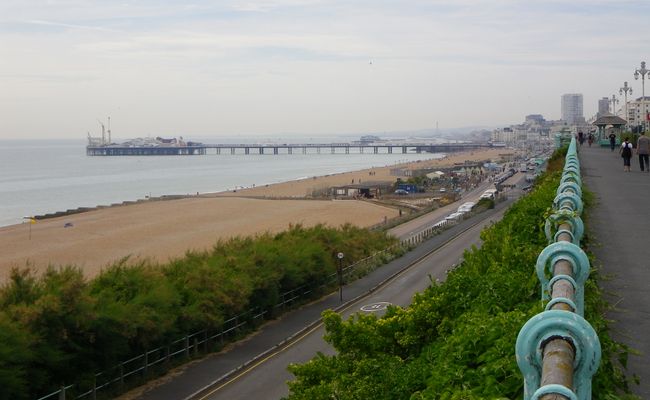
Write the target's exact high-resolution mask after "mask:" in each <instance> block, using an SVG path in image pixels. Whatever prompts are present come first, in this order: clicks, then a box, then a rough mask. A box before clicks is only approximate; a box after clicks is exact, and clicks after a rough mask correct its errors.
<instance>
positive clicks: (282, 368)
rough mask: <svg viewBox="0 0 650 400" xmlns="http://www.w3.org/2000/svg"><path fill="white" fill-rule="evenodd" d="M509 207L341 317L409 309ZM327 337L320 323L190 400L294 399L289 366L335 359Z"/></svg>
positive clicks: (409, 269)
mask: <svg viewBox="0 0 650 400" xmlns="http://www.w3.org/2000/svg"><path fill="white" fill-rule="evenodd" d="M477 190H478V189H477ZM479 195H480V190H479ZM508 203H509V202H508ZM505 206H506V205H505V204H502V205H501V206H500V207H499V209H498V211H497V212H495V213H490V214H491V215H490V217H489V218H486V217H485V216H481V215H479V216H477V218H483V219H482V220H479V221H478V222H477V223H474V225H472V226H470V227H469V229H467V230H465V231H463V232H461V233H460V234H458V235H457V236H456V237H455V238H453V239H452V240H450V241H448V242H447V243H445V244H444V245H442V246H441V247H439V248H438V249H436V250H434V251H433V252H431V253H430V254H428V255H426V256H424V257H423V258H421V259H420V260H418V261H416V262H415V263H413V264H412V265H411V266H410V267H409V268H408V269H406V270H404V271H402V272H401V273H399V274H397V275H396V276H395V277H393V278H391V279H390V280H389V281H387V282H386V283H384V284H383V286H381V287H380V288H379V289H378V290H376V291H374V292H373V293H371V294H370V295H368V296H366V297H364V298H362V299H361V300H358V301H355V302H353V303H351V304H349V305H347V307H345V308H344V309H343V310H341V311H340V312H342V313H343V315H344V316H345V317H349V316H350V315H351V314H353V313H356V312H376V311H372V310H374V309H375V308H376V307H377V306H374V307H372V306H371V307H366V309H367V310H370V311H361V308H362V307H363V306H369V305H373V304H376V303H380V305H379V308H381V303H384V302H388V303H391V304H396V305H400V306H407V305H408V304H410V302H411V299H412V297H413V295H414V294H415V293H416V292H420V291H422V290H424V289H425V288H426V287H428V286H429V283H430V279H440V280H444V279H445V276H446V271H447V270H448V269H450V268H453V266H454V265H455V264H457V263H458V262H459V260H460V258H461V257H462V254H463V252H464V250H465V249H467V248H469V247H470V246H472V245H480V239H479V234H480V231H481V230H482V229H483V228H484V227H485V226H486V225H488V224H490V223H492V222H493V221H495V220H497V219H499V218H501V216H502V215H503V212H504V211H505V209H506V207H505ZM425 245H426V244H425ZM380 312H381V311H380ZM323 333H324V329H323V326H322V324H320V323H319V324H317V325H316V326H314V327H313V328H312V329H311V330H309V331H307V332H305V333H303V334H301V335H300V336H298V337H296V338H295V339H294V340H293V341H292V342H290V343H289V344H288V345H287V346H285V347H283V348H280V349H279V350H277V351H276V352H274V353H271V354H269V355H267V356H266V357H265V358H263V359H261V360H259V361H258V362H257V363H254V364H252V365H251V366H249V367H248V368H247V369H245V370H243V371H241V372H240V373H238V374H236V375H234V376H232V377H231V378H230V379H229V380H228V381H225V382H222V383H219V384H217V385H215V386H214V387H211V388H207V389H205V390H203V391H202V392H201V393H199V394H197V395H195V396H193V397H191V398H192V399H194V400H199V399H200V400H207V399H211V400H212V399H228V400H232V399H279V398H281V397H283V396H286V395H287V394H288V393H289V392H288V387H287V384H286V381H288V380H291V379H292V375H291V374H290V373H289V372H288V371H287V365H289V364H290V363H304V362H306V361H308V360H309V359H311V358H312V357H313V356H314V355H315V354H316V353H317V352H322V353H324V354H333V353H334V349H333V348H332V347H331V346H330V345H329V344H327V343H325V341H324V340H323V339H322V336H323Z"/></svg>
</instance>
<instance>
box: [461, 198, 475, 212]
mask: <svg viewBox="0 0 650 400" xmlns="http://www.w3.org/2000/svg"><path fill="white" fill-rule="evenodd" d="M475 205H476V203H474V202H472V201H468V202H467V203H463V204H462V205H461V206H460V207H458V212H459V213H467V212H470V211H472V208H474V206H475Z"/></svg>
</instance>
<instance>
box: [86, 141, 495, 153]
mask: <svg viewBox="0 0 650 400" xmlns="http://www.w3.org/2000/svg"><path fill="white" fill-rule="evenodd" d="M485 147H490V145H489V144H488V143H472V142H462V143H426V142H422V143H398V142H390V143H389V142H387V143H316V144H315V143H292V144H287V143H283V144H260V143H258V144H203V143H192V142H188V144H187V145H170V146H129V145H120V144H105V145H88V146H86V155H88V156H188V155H189V156H191V155H206V154H214V155H219V154H230V155H267V154H268V155H278V154H408V153H450V152H456V151H465V150H475V149H479V148H485Z"/></svg>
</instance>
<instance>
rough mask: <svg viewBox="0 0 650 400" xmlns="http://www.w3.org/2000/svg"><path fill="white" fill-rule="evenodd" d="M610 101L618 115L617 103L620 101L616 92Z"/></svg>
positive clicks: (613, 110) (614, 112)
mask: <svg viewBox="0 0 650 400" xmlns="http://www.w3.org/2000/svg"><path fill="white" fill-rule="evenodd" d="M609 102H610V103H612V114H614V115H616V103H618V99H617V98H616V95H615V94H613V95H612V99H611V100H610V101H609Z"/></svg>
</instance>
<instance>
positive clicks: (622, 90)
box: [618, 81, 632, 121]
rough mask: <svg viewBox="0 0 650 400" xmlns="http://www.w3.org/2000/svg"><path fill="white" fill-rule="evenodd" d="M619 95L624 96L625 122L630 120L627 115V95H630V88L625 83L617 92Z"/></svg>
mask: <svg viewBox="0 0 650 400" xmlns="http://www.w3.org/2000/svg"><path fill="white" fill-rule="evenodd" d="M618 93H619V94H625V120H626V121H627V120H628V119H629V118H630V115H629V114H628V113H627V94H628V93H630V94H632V87H631V86H628V85H627V81H625V82H623V87H622V88H620V89H619V90H618Z"/></svg>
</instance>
